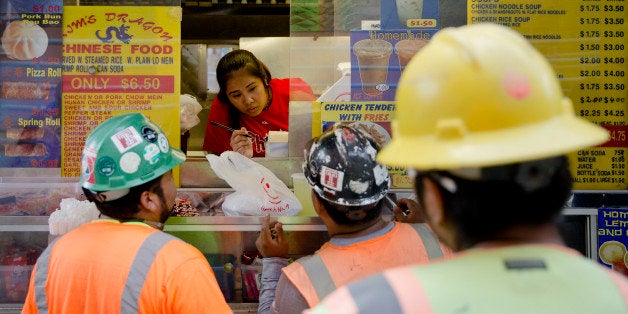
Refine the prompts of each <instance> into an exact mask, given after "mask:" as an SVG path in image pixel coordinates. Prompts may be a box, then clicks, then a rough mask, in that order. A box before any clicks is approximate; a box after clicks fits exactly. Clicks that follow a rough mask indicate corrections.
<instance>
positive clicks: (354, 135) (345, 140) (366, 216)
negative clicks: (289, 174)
mask: <svg viewBox="0 0 628 314" xmlns="http://www.w3.org/2000/svg"><path fill="white" fill-rule="evenodd" d="M378 151H379V146H378V144H377V142H376V141H375V140H374V139H373V138H372V137H370V136H369V135H367V134H366V133H364V132H363V131H361V130H359V129H357V128H354V127H351V126H348V125H342V124H335V125H334V126H333V128H331V129H330V130H328V131H326V132H324V133H323V134H322V135H321V136H320V137H318V138H316V139H315V140H314V141H313V143H312V145H311V146H310V147H309V150H308V151H306V154H305V161H304V163H303V172H304V175H305V177H306V179H307V181H308V183H309V185H311V186H312V202H313V205H314V210H315V211H316V213H317V214H318V216H319V217H320V218H321V220H322V221H323V223H324V224H325V226H326V227H327V231H328V233H329V236H330V237H331V239H330V240H329V241H328V242H326V243H324V244H323V246H322V247H321V248H320V249H319V250H317V251H316V252H315V254H313V255H310V256H306V257H304V258H301V259H299V260H297V261H296V262H294V263H292V264H290V265H288V260H287V259H286V258H285V257H286V255H287V254H288V251H289V247H288V241H287V237H286V235H285V234H284V232H283V228H282V224H281V223H278V222H277V221H274V222H270V217H269V216H267V217H266V219H265V220H264V222H263V224H262V230H261V232H260V236H259V238H258V239H257V241H256V244H257V248H258V250H259V252H260V253H261V255H262V256H263V257H264V258H263V270H262V289H261V293H260V299H259V307H258V313H268V312H272V313H301V311H302V310H304V309H307V308H310V307H312V306H314V305H316V304H317V303H318V302H319V301H320V300H321V299H322V298H323V297H324V296H326V295H327V294H329V293H330V292H332V291H333V290H334V289H336V287H340V286H342V285H344V284H347V283H349V282H352V281H354V280H356V279H359V278H362V277H364V276H367V275H370V274H374V273H376V272H379V271H382V270H383V269H385V268H389V267H394V266H400V265H408V264H424V263H427V262H429V261H431V260H435V259H439V258H443V257H449V256H450V255H451V254H452V253H451V249H449V248H447V247H446V246H443V245H442V244H440V243H439V242H438V240H437V239H436V237H435V236H434V234H433V233H432V232H431V231H430V230H429V228H428V227H427V225H426V224H414V225H411V224H407V223H400V222H394V221H390V219H385V218H384V216H383V215H382V208H383V207H384V202H385V200H384V197H386V194H387V193H388V190H389V186H390V177H389V175H388V171H387V170H386V167H385V166H384V165H381V164H378V163H377V161H376V160H375V157H376V154H377V152H378ZM273 300H274V303H273Z"/></svg>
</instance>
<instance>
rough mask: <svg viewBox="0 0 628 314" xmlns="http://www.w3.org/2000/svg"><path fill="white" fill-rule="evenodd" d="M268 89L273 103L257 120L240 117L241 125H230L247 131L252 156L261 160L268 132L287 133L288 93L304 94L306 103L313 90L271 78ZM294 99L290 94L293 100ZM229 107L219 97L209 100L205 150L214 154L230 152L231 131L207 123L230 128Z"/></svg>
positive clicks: (297, 80)
mask: <svg viewBox="0 0 628 314" xmlns="http://www.w3.org/2000/svg"><path fill="white" fill-rule="evenodd" d="M270 88H271V89H272V91H273V101H272V102H271V104H270V106H269V107H268V108H267V109H266V110H264V111H262V113H260V114H259V115H258V116H256V117H251V116H248V115H245V114H240V115H239V123H240V125H239V126H237V125H236V126H233V125H231V127H233V128H234V129H239V128H241V127H245V128H246V129H247V131H249V134H250V135H251V136H252V137H253V138H252V140H253V157H264V156H265V155H266V148H265V141H266V137H267V135H268V132H269V131H288V116H289V105H290V100H291V98H290V96H291V95H290V94H291V93H295V92H300V93H299V95H303V94H305V95H306V97H305V98H309V99H306V100H313V99H314V98H315V97H314V93H313V92H312V88H311V87H310V86H309V85H307V83H305V82H304V81H303V80H301V79H298V78H297V79H288V78H286V79H272V80H270ZM294 98H295V97H294V95H293V97H292V99H294ZM300 98H302V97H300ZM229 106H230V105H229V104H225V103H223V102H221V101H220V100H218V97H216V98H214V100H213V101H212V105H211V108H210V109H209V118H208V122H207V127H206V129H205V140H204V142H203V149H204V150H206V151H209V152H212V153H214V154H221V153H222V152H224V151H227V150H231V145H230V139H231V132H229V131H227V130H225V129H223V128H220V127H217V126H214V125H212V124H211V123H209V121H215V122H218V123H220V124H224V125H229Z"/></svg>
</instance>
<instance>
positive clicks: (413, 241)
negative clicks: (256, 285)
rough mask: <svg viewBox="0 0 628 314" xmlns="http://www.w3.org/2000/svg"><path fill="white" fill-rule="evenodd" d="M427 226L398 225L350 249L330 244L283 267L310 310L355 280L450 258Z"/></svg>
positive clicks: (450, 252) (350, 246)
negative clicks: (337, 289)
mask: <svg viewBox="0 0 628 314" xmlns="http://www.w3.org/2000/svg"><path fill="white" fill-rule="evenodd" d="M451 255H452V251H451V249H449V248H448V247H446V246H445V245H444V244H441V243H440V242H439V241H438V239H437V238H436V236H435V235H434V234H433V233H432V231H431V230H430V229H429V227H428V226H427V225H426V224H407V223H395V226H394V227H393V228H392V229H391V230H390V232H387V233H386V234H384V235H382V236H379V237H376V238H373V239H369V240H366V241H362V242H358V243H355V244H352V245H348V246H336V245H333V244H331V243H329V242H327V243H325V244H323V246H322V247H321V248H320V249H319V250H318V251H316V252H315V254H313V255H310V256H306V257H303V258H301V259H299V260H297V261H295V262H294V263H292V264H290V265H288V266H286V267H284V268H283V269H282V272H283V273H284V275H285V276H286V277H287V279H288V280H290V282H291V283H292V284H293V285H294V286H295V287H296V289H298V290H299V292H300V293H301V295H303V297H304V298H305V300H306V301H307V303H308V305H309V306H310V307H312V306H314V305H316V304H318V303H319V302H320V300H321V299H322V298H324V297H325V296H326V295H328V294H329V293H331V292H333V291H334V290H336V288H337V287H340V286H343V285H345V284H347V283H349V282H352V281H354V280H356V279H360V278H362V277H366V276H368V275H371V274H374V273H378V272H381V271H382V270H384V269H386V268H391V267H396V266H402V265H409V264H425V263H428V262H430V261H432V260H435V259H439V258H443V257H450V256H451Z"/></svg>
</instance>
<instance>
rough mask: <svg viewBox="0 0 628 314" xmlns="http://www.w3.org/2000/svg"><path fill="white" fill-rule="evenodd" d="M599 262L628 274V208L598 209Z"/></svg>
mask: <svg viewBox="0 0 628 314" xmlns="http://www.w3.org/2000/svg"><path fill="white" fill-rule="evenodd" d="M597 217H598V221H597V226H598V227H597V240H598V241H597V242H598V243H597V244H598V246H597V247H598V262H600V264H602V265H605V266H606V267H608V268H611V269H613V270H615V271H617V272H619V273H621V274H624V275H626V276H628V251H627V250H626V245H628V229H627V228H626V227H627V226H628V209H626V208H600V209H598V214H597Z"/></svg>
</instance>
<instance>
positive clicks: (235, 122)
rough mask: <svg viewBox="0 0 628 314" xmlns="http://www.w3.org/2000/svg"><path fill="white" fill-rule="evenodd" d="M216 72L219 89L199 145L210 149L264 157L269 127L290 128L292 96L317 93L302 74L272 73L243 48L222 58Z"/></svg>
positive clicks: (303, 97) (302, 97)
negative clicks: (281, 76)
mask: <svg viewBox="0 0 628 314" xmlns="http://www.w3.org/2000/svg"><path fill="white" fill-rule="evenodd" d="M216 77H217V80H218V86H219V91H218V95H217V97H216V98H215V99H214V100H213V102H212V105H211V108H210V110H209V119H208V123H207V128H206V129H205V140H204V143H203V149H204V150H206V151H208V152H211V153H214V154H220V153H222V152H224V151H227V150H233V151H236V152H238V153H240V154H242V155H244V156H247V157H264V156H265V154H266V149H265V140H266V138H267V134H268V132H269V131H288V108H289V102H290V100H314V99H315V96H314V93H313V92H312V88H311V87H310V86H309V85H308V84H307V83H305V82H304V81H303V80H301V79H294V78H292V79H290V78H285V79H277V78H272V76H271V74H270V71H269V70H268V67H266V65H265V64H264V63H263V62H262V61H260V60H259V59H257V57H255V55H253V53H251V52H250V51H247V50H243V49H237V50H233V51H231V52H229V53H227V54H226V55H225V56H224V57H222V58H221V59H220V61H219V62H218V65H217V66H216ZM212 122H213V123H212ZM216 123H218V124H222V125H225V126H228V127H230V128H232V129H234V130H233V131H230V130H228V129H226V128H223V127H220V126H218V125H216Z"/></svg>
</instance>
